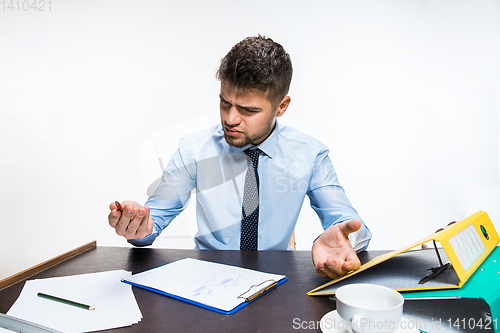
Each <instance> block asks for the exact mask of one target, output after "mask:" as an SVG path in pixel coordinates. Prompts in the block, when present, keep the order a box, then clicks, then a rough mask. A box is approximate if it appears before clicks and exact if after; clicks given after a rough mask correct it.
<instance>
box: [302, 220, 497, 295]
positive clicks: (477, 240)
mask: <svg viewBox="0 0 500 333" xmlns="http://www.w3.org/2000/svg"><path fill="white" fill-rule="evenodd" d="M430 241H433V243H434V246H435V248H434V249H432V248H431V249H425V250H412V249H414V248H416V247H417V246H419V245H421V244H424V243H427V242H430ZM498 242H499V237H498V234H497V232H496V230H495V228H494V227H493V224H492V222H491V220H490V219H489V217H488V215H487V214H486V213H485V212H483V211H479V212H477V213H475V214H474V215H471V216H469V217H468V218H466V219H464V220H462V221H460V222H456V223H454V224H451V225H448V227H446V228H444V229H441V230H439V231H437V232H436V233H434V234H432V235H430V236H428V237H425V238H423V239H421V240H419V241H417V242H415V243H413V244H410V245H408V246H406V247H403V248H401V249H399V250H395V251H392V252H388V253H385V254H383V255H381V256H378V257H376V258H374V259H373V260H371V261H369V262H367V263H365V264H363V265H362V266H361V268H360V269H358V270H356V271H352V272H349V273H348V274H347V275H345V276H341V277H338V278H336V279H334V280H332V281H330V282H328V283H326V284H323V285H321V286H319V287H317V288H315V289H313V290H311V291H310V292H308V293H307V294H308V295H332V294H334V293H335V291H336V290H337V288H339V287H341V286H342V285H345V284H350V283H375V284H381V285H385V286H387V287H390V288H393V289H395V290H398V291H410V290H434V289H452V288H460V287H461V286H462V285H463V284H464V283H465V282H466V281H467V279H468V278H469V277H470V276H471V275H472V274H473V273H474V271H475V270H476V269H477V268H478V267H479V265H480V264H481V263H482V262H483V261H484V259H486V257H487V256H488V255H489V254H490V253H491V251H493V249H494V248H495V246H496V245H497V244H498ZM436 243H440V244H441V246H442V248H440V247H438V246H437V244H436ZM443 261H449V263H446V264H444V263H443ZM436 265H437V267H432V266H436ZM444 266H446V268H444ZM430 269H433V270H432V271H430ZM434 270H435V271H440V272H437V273H435V274H434V276H433V274H432V273H433V272H435V271H434ZM348 279H349V280H348ZM347 280H348V281H347ZM422 281H424V282H422Z"/></svg>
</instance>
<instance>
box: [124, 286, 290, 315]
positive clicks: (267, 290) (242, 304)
mask: <svg viewBox="0 0 500 333" xmlns="http://www.w3.org/2000/svg"><path fill="white" fill-rule="evenodd" d="M287 280H288V278H286V277H284V278H282V279H281V280H279V281H277V282H276V284H274V285H272V286H271V287H270V288H267V289H266V290H265V291H264V292H262V293H261V294H259V295H258V296H256V297H253V298H252V299H250V300H245V299H243V300H242V303H241V304H240V305H238V306H236V307H235V308H233V309H231V310H229V311H224V310H221V309H218V308H215V307H213V306H208V305H205V304H202V303H199V302H195V301H193V300H190V299H187V298H184V297H180V296H176V295H173V294H169V293H166V292H164V291H161V290H158V289H155V288H151V287H148V286H143V285H140V284H137V283H133V282H130V281H127V280H121V281H122V282H123V283H126V284H130V285H132V286H135V287H139V288H142V289H146V290H149V291H152V292H155V293H158V294H161V295H164V296H168V297H172V298H175V299H178V300H181V301H184V302H186V303H189V304H193V305H197V306H199V307H202V308H205V309H208V310H212V311H215V312H218V313H222V314H233V313H235V312H238V311H239V310H241V309H242V308H244V307H245V306H247V305H248V304H250V303H252V302H253V301H255V300H256V299H258V298H260V297H262V296H263V295H265V294H267V293H268V292H269V291H271V290H273V289H274V288H276V287H277V286H279V285H281V284H283V283H284V282H286V281H287Z"/></svg>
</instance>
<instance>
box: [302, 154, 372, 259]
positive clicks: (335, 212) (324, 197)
mask: <svg viewBox="0 0 500 333" xmlns="http://www.w3.org/2000/svg"><path fill="white" fill-rule="evenodd" d="M317 161H318V162H317V163H316V165H315V171H314V172H313V176H312V178H311V182H310V185H309V188H308V192H307V195H308V197H309V199H310V201H311V207H312V208H313V209H314V210H315V211H316V213H317V214H318V216H319V218H320V220H321V224H322V226H323V229H325V230H326V229H327V228H328V227H330V226H332V225H334V224H337V223H342V222H346V221H350V220H359V221H361V228H360V229H359V230H358V231H356V232H353V233H351V234H350V235H349V240H350V242H351V245H352V247H353V248H354V250H355V251H356V252H360V251H363V250H365V249H366V248H367V247H368V243H369V242H370V239H371V237H372V235H371V232H370V230H369V229H368V227H367V226H366V224H365V222H364V221H363V220H362V219H361V217H360V216H359V214H358V212H357V211H356V210H355V209H354V207H353V206H352V204H351V202H350V201H349V199H348V198H347V196H346V194H345V192H344V189H343V188H342V186H340V184H339V181H338V177H337V173H336V172H335V169H334V168H333V164H332V162H331V160H330V158H329V157H328V151H325V152H323V153H322V154H320V155H318V159H317Z"/></svg>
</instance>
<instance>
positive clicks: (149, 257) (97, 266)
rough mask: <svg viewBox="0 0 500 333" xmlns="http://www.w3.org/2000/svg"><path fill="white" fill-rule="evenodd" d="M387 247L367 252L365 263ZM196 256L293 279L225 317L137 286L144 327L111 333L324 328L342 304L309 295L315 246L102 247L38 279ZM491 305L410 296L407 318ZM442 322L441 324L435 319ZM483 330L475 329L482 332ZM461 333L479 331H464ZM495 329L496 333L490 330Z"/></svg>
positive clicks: (0, 294)
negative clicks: (297, 248) (251, 248)
mask: <svg viewBox="0 0 500 333" xmlns="http://www.w3.org/2000/svg"><path fill="white" fill-rule="evenodd" d="M381 253H383V252H377V251H370V252H363V253H361V254H360V259H361V261H362V262H367V261H368V260H370V259H372V258H374V257H376V256H377V255H380V254H381ZM188 257H189V258H196V259H203V260H209V261H214V262H219V263H223V264H228V265H235V266H239V267H244V268H250V269H255V270H260V271H264V272H269V273H275V274H283V275H286V276H287V277H288V281H287V282H285V283H284V284H282V285H281V286H279V287H278V288H275V289H274V290H272V291H270V292H269V293H268V294H266V295H264V296H263V297H261V298H259V299H258V300H256V301H255V302H253V303H252V304H249V305H248V306H246V307H244V308H243V309H241V310H240V311H238V312H236V313H234V314H231V315H222V314H219V313H216V312H213V311H210V310H206V309H203V308H201V307H198V306H194V305H191V304H188V303H185V302H182V301H179V300H175V299H172V298H169V297H166V296H162V295H159V294H156V293H153V292H150V291H147V290H143V289H140V288H136V287H133V291H134V294H135V297H136V299H137V302H138V304H139V307H140V309H141V312H142V314H143V319H142V321H141V322H139V324H136V325H133V326H129V327H124V328H119V329H115V330H110V331H109V332H141V333H143V332H167V331H168V332H217V333H220V332H295V331H306V332H320V329H319V320H320V319H321V318H322V317H323V315H325V314H326V313H327V312H329V311H332V310H334V309H335V301H333V300H331V299H330V298H329V297H327V296H314V297H313V296H307V295H306V293H307V292H308V291H310V290H311V289H313V288H315V287H317V286H319V285H321V284H323V283H326V282H327V281H329V279H328V278H325V277H321V276H319V275H318V274H317V273H316V271H315V269H314V266H313V264H312V259H311V253H310V252H308V251H198V250H171V249H150V248H122V247H98V248H96V249H93V250H90V251H87V252H85V253H83V254H80V255H79V256H77V257H75V258H72V259H70V260H67V261H65V262H63V263H60V264H58V265H57V266H54V267H52V268H50V269H47V270H45V271H43V272H41V273H38V274H37V275H35V276H33V277H31V279H35V278H37V279H39V278H47V277H56V276H67V275H74V274H83V273H92V272H101V271H108V270H115V269H125V270H128V271H131V272H132V273H138V272H142V271H144V270H147V269H151V268H154V267H157V266H160V265H164V264H166V263H169V262H172V261H175V260H179V259H183V258H188ZM23 286H24V281H22V282H19V283H16V284H14V285H12V286H11V287H9V288H6V289H4V290H1V291H0V312H1V313H6V312H7V311H8V310H9V308H10V307H11V306H12V304H14V302H15V301H16V299H17V297H18V296H19V294H20V292H21V290H22V288H23ZM488 312H489V307H488V305H487V304H486V303H485V302H484V301H482V300H475V299H468V300H437V301H436V300H433V301H428V300H425V301H407V302H406V303H405V308H404V316H405V318H407V319H408V320H410V321H415V322H417V321H419V323H420V325H424V326H425V328H427V330H426V331H428V332H446V331H453V330H454V328H453V327H448V326H449V325H448V320H449V319H454V318H457V319H461V318H466V319H469V318H475V320H479V319H481V318H484V319H483V320H486V319H487V318H488ZM438 320H441V325H440V326H437V325H436V323H437V322H438ZM483 330H484V328H483V329H482V330H481V329H478V328H477V327H476V328H475V331H483ZM461 331H466V332H467V331H472V330H469V329H461ZM489 332H492V331H491V330H489Z"/></svg>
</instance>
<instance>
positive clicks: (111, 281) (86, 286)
mask: <svg viewBox="0 0 500 333" xmlns="http://www.w3.org/2000/svg"><path fill="white" fill-rule="evenodd" d="M130 275H131V273H130V272H126V271H124V270H117V271H107V272H100V273H91V274H82V275H73V276H65V277H57V278H48V279H37V280H29V281H26V284H25V285H24V288H23V290H22V292H21V295H20V296H19V298H18V299H17V300H16V302H15V303H14V305H13V306H12V307H11V308H10V310H9V312H7V314H8V315H9V316H13V317H17V318H20V319H24V320H28V321H31V322H34V323H37V324H40V325H44V326H47V327H50V328H53V329H56V330H59V331H62V332H91V331H97V330H104V329H112V328H116V327H123V326H130V325H132V324H135V323H138V322H139V321H140V320H141V319H142V314H141V311H140V309H139V306H138V305H137V301H136V300H135V296H134V294H133V292H132V288H131V286H129V285H126V284H124V283H122V282H121V279H124V278H127V277H130ZM39 292H41V293H45V294H49V295H53V296H57V297H61V298H65V299H69V300H72V301H75V302H79V303H83V304H88V305H90V306H92V307H94V308H95V310H94V311H89V310H85V309H81V308H77V307H74V306H70V305H67V304H62V303H58V302H54V301H51V300H47V299H44V298H40V297H38V296H37V293H39Z"/></svg>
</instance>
